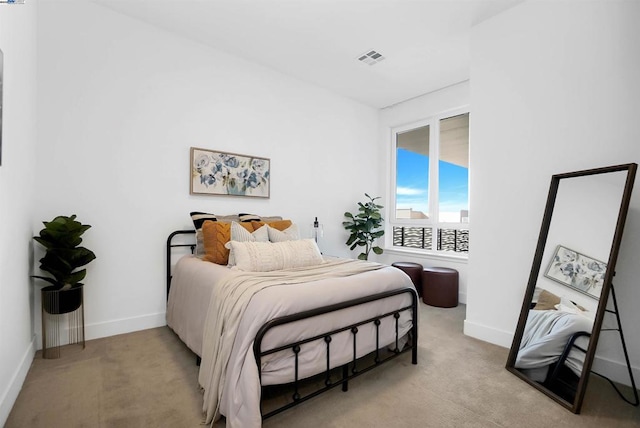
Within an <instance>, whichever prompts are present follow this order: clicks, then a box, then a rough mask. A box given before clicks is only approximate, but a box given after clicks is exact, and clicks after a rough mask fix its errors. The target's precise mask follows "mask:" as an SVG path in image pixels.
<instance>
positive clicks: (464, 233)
mask: <svg viewBox="0 0 640 428" xmlns="http://www.w3.org/2000/svg"><path fill="white" fill-rule="evenodd" d="M436 244H437V250H438V251H453V252H456V253H468V252H469V230H468V229H438V232H437V242H436ZM432 245H433V228H431V227H411V226H394V227H393V246H394V247H407V248H422V249H427V250H431V249H432Z"/></svg>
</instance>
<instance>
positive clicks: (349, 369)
mask: <svg viewBox="0 0 640 428" xmlns="http://www.w3.org/2000/svg"><path fill="white" fill-rule="evenodd" d="M193 234H195V231H194V230H178V231H175V232H173V233H171V234H170V235H169V237H168V238H167V247H166V249H167V299H168V297H169V290H170V287H171V278H172V275H171V262H172V253H173V249H174V248H177V247H187V248H189V249H190V250H191V253H193V252H194V250H195V244H193V243H191V244H189V243H187V244H185V243H179V244H174V243H173V239H174V238H175V237H176V236H178V235H193ZM404 293H409V294H410V295H411V304H410V305H407V306H404V307H401V308H397V309H394V310H392V311H389V312H385V313H381V314H379V315H377V316H375V317H372V318H368V319H364V320H361V321H358V322H356V323H354V324H349V325H345V326H344V327H341V328H339V329H335V330H330V331H327V332H324V333H322V334H320V335H317V336H313V337H309V338H305V339H303V340H300V341H297V342H293V343H289V344H286V345H283V346H279V347H276V348H272V349H266V350H265V349H262V340H263V338H264V336H265V334H267V332H268V331H269V330H271V329H272V328H275V327H277V326H280V325H283V324H287V323H292V322H296V321H300V320H303V319H307V318H313V317H316V316H319V315H322V314H327V313H330V312H334V311H338V310H341V309H346V308H351V307H355V306H358V305H363V304H366V303H369V302H373V301H376V300H382V299H386V298H389V297H392V296H396V295H400V294H404ZM403 311H411V315H412V319H413V320H417V319H418V295H417V293H416V291H415V290H413V289H411V288H405V289H398V290H392V291H387V292H383V293H377V294H373V295H371V296H366V297H362V298H359V299H354V300H349V301H345V302H342V303H337V304H333V305H329V306H323V307H319V308H315V309H312V310H308V311H304V312H300V313H296V314H292V315H287V316H283V317H279V318H274V319H272V320H271V321H268V322H267V323H265V324H264V325H263V326H262V327H261V328H260V329H259V331H258V333H257V335H256V338H255V341H254V345H253V352H254V356H255V359H256V364H257V367H258V375H259V376H260V378H262V373H261V359H262V357H264V356H266V355H269V354H273V353H275V352H280V351H284V350H287V349H290V350H291V352H293V353H294V355H295V358H294V370H293V371H294V378H293V380H292V382H291V383H290V384H287V385H288V386H290V387H291V388H292V389H293V394H292V395H291V401H289V402H288V403H287V404H285V405H283V406H281V407H278V408H276V409H274V410H270V411H269V412H267V413H264V411H263V409H261V411H262V412H263V413H262V419H263V420H264V419H267V418H269V417H271V416H274V415H276V414H278V413H280V412H282V411H284V410H287V409H289V408H291V407H293V406H296V405H298V404H301V403H303V402H305V401H307V400H309V399H311V398H313V397H315V396H317V395H319V394H321V393H323V392H326V391H328V390H330V389H333V388H335V387H336V386H342V390H343V391H345V392H346V391H347V390H348V388H349V380H351V379H353V378H355V377H357V376H360V375H361V374H364V373H366V372H368V371H369V370H372V369H374V368H376V367H378V366H380V365H382V364H384V363H386V362H388V361H390V360H392V359H394V358H396V357H398V356H400V355H402V354H404V353H406V352H408V351H411V363H412V364H414V365H415V364H418V325H417V323H415V322H414V323H413V325H412V327H411V331H410V334H409V340H408V342H407V344H406V345H405V346H404V348H403V349H400V344H399V341H400V337H399V332H398V328H399V326H398V322H399V318H400V313H401V312H403ZM388 317H393V318H394V320H395V346H394V349H393V350H391V351H390V352H385V351H384V350H383V349H381V347H380V343H379V328H380V324H381V322H382V321H381V320H382V319H384V318H388ZM365 324H373V325H374V326H375V331H376V335H375V336H376V347H375V348H376V350H375V351H374V352H373V353H372V354H369V358H365V357H363V358H357V357H356V343H357V338H358V327H361V326H363V325H365ZM344 331H350V332H351V336H352V343H353V358H352V360H351V361H350V362H348V363H347V364H344V365H342V366H341V374H340V375H338V376H337V379H335V380H334V379H332V373H333V376H334V377H336V375H335V373H334V371H335V370H336V368H333V369H332V367H331V359H330V348H331V341H332V336H333V335H334V334H337V333H341V332H344ZM317 340H323V341H324V343H325V347H326V369H325V371H324V372H322V373H319V374H318V375H316V376H322V377H324V382H323V384H324V386H321V387H319V388H316V389H315V390H313V391H312V392H310V393H307V394H305V395H302V394H301V386H302V381H303V380H302V379H300V378H299V376H298V354H299V353H300V350H301V346H303V345H304V344H306V343H309V342H312V341H317ZM383 354H386V355H383ZM198 361H199V357H198ZM338 371H340V370H338ZM273 386H274V385H269V386H263V387H262V389H263V394H262V395H263V396H264V395H265V394H264V392H265V389H266V388H271V387H273ZM263 404H264V400H263Z"/></svg>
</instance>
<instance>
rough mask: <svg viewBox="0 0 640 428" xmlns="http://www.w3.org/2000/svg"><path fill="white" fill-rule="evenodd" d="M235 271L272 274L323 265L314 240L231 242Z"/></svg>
mask: <svg viewBox="0 0 640 428" xmlns="http://www.w3.org/2000/svg"><path fill="white" fill-rule="evenodd" d="M228 245H229V249H230V250H231V254H230V256H229V258H231V255H233V257H234V260H235V269H239V270H244V271H247V272H270V271H274V270H282V269H290V268H296V267H304V266H315V265H319V264H321V263H323V259H322V255H321V254H320V250H319V249H318V245H317V244H316V242H315V241H314V240H313V239H300V240H296V241H284V242H276V243H270V242H252V241H247V242H237V241H229V243H228Z"/></svg>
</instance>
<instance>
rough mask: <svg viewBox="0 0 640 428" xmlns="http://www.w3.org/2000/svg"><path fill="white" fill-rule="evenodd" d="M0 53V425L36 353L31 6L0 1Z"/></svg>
mask: <svg viewBox="0 0 640 428" xmlns="http://www.w3.org/2000/svg"><path fill="white" fill-rule="evenodd" d="M0 49H2V52H3V53H4V78H3V80H4V85H3V100H4V102H3V107H2V110H3V117H2V166H0V426H2V425H4V422H5V421H6V419H7V417H8V416H9V412H10V411H11V407H12V406H13V403H14V401H15V399H16V397H17V396H18V392H19V391H20V388H21V387H22V383H23V381H24V378H25V376H26V374H27V371H28V370H29V367H30V365H31V361H32V359H33V354H34V352H35V348H34V341H33V324H32V323H33V321H32V317H33V313H32V312H33V308H32V306H31V305H30V300H31V296H32V295H33V288H32V287H31V281H30V279H29V274H30V273H31V266H32V259H33V253H32V251H31V246H30V241H31V236H32V225H33V219H34V218H35V217H34V213H33V209H34V199H33V188H34V183H35V175H36V173H37V171H36V168H35V160H34V159H35V153H36V149H35V147H36V91H35V88H36V6H35V4H33V3H28V4H24V5H6V4H4V5H0Z"/></svg>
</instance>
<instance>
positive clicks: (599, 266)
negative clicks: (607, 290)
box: [545, 245, 607, 300]
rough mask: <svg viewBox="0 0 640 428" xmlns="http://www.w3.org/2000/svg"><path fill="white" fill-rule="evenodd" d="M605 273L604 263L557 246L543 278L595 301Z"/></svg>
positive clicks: (605, 265)
mask: <svg viewBox="0 0 640 428" xmlns="http://www.w3.org/2000/svg"><path fill="white" fill-rule="evenodd" d="M606 271H607V264H606V263H604V262H601V261H599V260H596V259H594V258H592V257H589V256H586V255H584V254H582V253H580V252H578V251H575V250H572V249H570V248H567V247H564V246H562V245H558V246H557V247H556V251H555V253H554V254H553V257H552V259H551V261H550V262H549V266H548V267H547V271H546V273H545V276H546V277H547V278H549V279H551V280H553V281H556V282H559V283H560V284H563V285H565V286H567V287H569V288H573V289H574V290H577V291H579V292H581V293H583V294H586V295H587V296H589V297H592V298H594V299H596V300H597V299H599V298H600V293H601V292H602V286H603V284H604V276H605V273H606Z"/></svg>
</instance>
